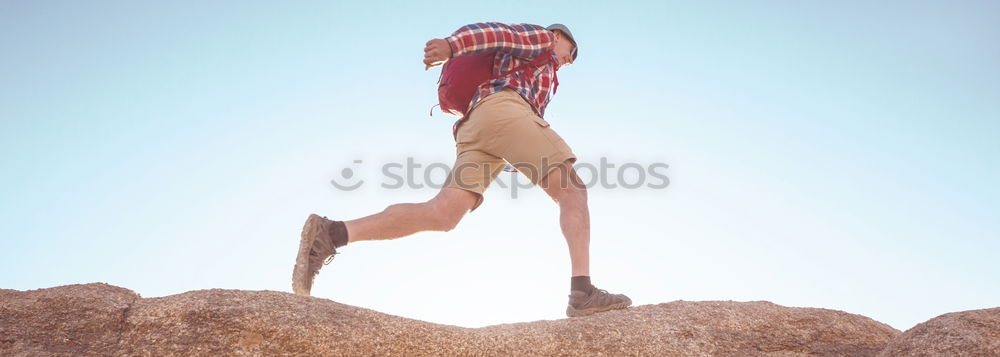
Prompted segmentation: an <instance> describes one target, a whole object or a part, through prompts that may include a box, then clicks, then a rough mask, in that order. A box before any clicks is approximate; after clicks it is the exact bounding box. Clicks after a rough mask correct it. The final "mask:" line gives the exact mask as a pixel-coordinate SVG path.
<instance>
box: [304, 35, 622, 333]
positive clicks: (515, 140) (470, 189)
mask: <svg viewBox="0 0 1000 357" xmlns="http://www.w3.org/2000/svg"><path fill="white" fill-rule="evenodd" d="M576 57H577V47H576V40H575V39H574V38H573V34H572V33H571V32H570V30H569V28H567V27H566V26H565V25H562V24H554V25H551V26H549V27H547V28H546V27H541V26H537V25H530V24H513V25H507V24H502V23H494V22H491V23H476V24H471V25H466V26H463V27H461V28H459V29H458V30H457V31H455V32H454V33H453V34H452V35H451V36H449V37H447V38H443V39H432V40H430V41H428V42H427V44H426V47H424V61H423V62H424V64H425V65H426V67H425V69H430V68H431V67H435V66H438V65H445V67H444V69H443V70H442V81H441V84H440V86H439V95H440V98H441V105H442V110H445V109H451V112H453V113H456V114H457V115H459V116H461V118H460V119H459V121H457V122H456V123H455V125H454V126H453V135H454V136H455V141H456V148H457V150H456V154H457V158H456V160H455V166H453V167H452V171H451V172H450V173H449V175H448V179H447V181H446V183H445V185H444V187H443V188H442V189H441V191H439V192H438V194H437V195H436V196H435V197H434V198H432V199H431V200H429V201H427V202H423V203H401V204H394V205H391V206H389V207H387V208H386V209H385V210H384V211H382V212H380V213H376V214H373V215H370V216H367V217H362V218H359V219H355V220H351V221H332V220H329V219H326V217H320V216H318V215H316V214H312V215H310V216H309V218H308V219H307V220H306V222H305V226H304V227H303V228H302V240H301V242H300V245H299V251H298V256H297V258H296V261H295V268H294V270H293V272H292V289H293V290H294V291H295V293H296V294H299V295H305V296H308V295H309V293H310V290H311V289H312V284H313V280H314V278H315V276H316V275H317V274H319V270H320V268H322V266H323V265H325V264H329V263H330V261H331V260H332V259H333V256H334V255H335V254H337V248H340V247H343V246H345V245H347V244H348V243H354V242H360V241H365V240H384V239H395V238H401V237H405V236H409V235H411V234H414V233H417V232H422V231H445V232H447V231H450V230H451V229H453V228H455V226H456V225H457V224H458V222H459V221H460V220H461V219H462V217H463V216H465V214H466V213H467V212H470V211H472V210H475V209H476V208H477V207H479V205H480V204H481V203H482V201H483V192H484V191H485V190H486V187H487V186H489V184H490V182H492V181H493V180H494V179H495V178H496V177H497V175H499V174H500V171H501V170H502V169H504V167H505V166H506V164H507V163H510V165H511V166H513V167H514V168H516V169H517V171H519V172H521V173H523V174H525V175H526V176H527V177H528V178H529V179H530V180H531V182H532V183H533V184H535V185H537V186H540V187H541V188H542V189H543V190H545V193H546V194H548V195H549V197H551V198H552V200H553V201H555V202H556V203H557V204H558V205H559V211H560V213H559V224H560V227H561V228H562V233H563V235H564V236H565V238H566V243H567V244H568V245H569V253H570V261H571V264H572V275H571V278H570V295H569V306H568V307H567V308H566V315H567V316H570V317H574V316H585V315H590V314H593V313H596V312H601V311H607V310H612V309H622V308H626V307H628V306H629V305H631V304H632V300H631V299H629V298H628V297H627V296H625V295H621V294H610V293H608V292H607V291H605V290H602V289H597V288H596V287H594V286H593V285H592V284H591V282H590V256H589V254H590V213H589V209H588V207H587V189H586V186H585V185H584V184H583V182H582V181H581V180H580V178H579V177H578V176H577V175H576V172H575V171H574V170H573V166H572V165H573V163H574V162H575V161H576V156H575V155H574V154H573V152H572V150H570V148H569V146H568V145H567V144H566V142H565V141H563V139H562V138H561V137H560V136H559V135H558V134H556V132H555V131H554V130H553V129H552V128H551V127H549V123H548V122H546V121H545V120H544V119H542V118H543V116H544V114H545V107H546V106H547V105H548V103H549V101H550V99H551V96H552V95H553V94H555V91H556V87H558V85H559V81H558V79H557V77H556V71H557V70H559V69H560V68H561V67H563V66H566V65H568V64H570V63H573V61H575V60H576ZM449 61H450V62H451V63H447V62H449ZM477 63H484V64H482V65H479V66H478V67H479V68H482V72H483V73H486V76H487V77H485V78H481V81H479V80H477V82H475V83H474V84H473V86H472V87H471V89H470V90H468V91H467V93H459V94H458V97H457V98H462V99H458V100H456V99H454V97H453V94H454V93H452V92H453V91H454V90H455V87H456V86H457V84H458V82H461V81H462V80H465V81H468V80H469V78H473V77H472V76H473V75H472V74H470V73H471V70H470V72H468V73H467V72H463V71H465V69H464V68H472V67H475V64H477ZM463 66H464V67H463ZM474 69H475V68H472V70H474ZM447 78H453V79H454V82H450V80H446V79H447ZM463 96H464V97H463ZM469 98H471V100H468V99H469ZM456 101H457V102H458V103H459V104H455V102H456ZM446 106H447V107H448V108H446Z"/></svg>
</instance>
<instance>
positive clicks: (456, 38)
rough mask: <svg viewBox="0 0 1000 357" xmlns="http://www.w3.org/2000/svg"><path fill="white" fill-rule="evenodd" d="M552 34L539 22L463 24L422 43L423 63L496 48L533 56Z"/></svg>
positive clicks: (438, 62)
mask: <svg viewBox="0 0 1000 357" xmlns="http://www.w3.org/2000/svg"><path fill="white" fill-rule="evenodd" d="M553 41H555V37H554V36H553V35H552V32H550V31H548V30H546V29H544V28H542V27H541V26H536V25H530V24H513V25H507V24H502V23H498V22H480V23H475V24H471V25H466V26H462V27H461V28H459V29H458V30H457V31H455V32H454V33H452V35H451V36H449V37H448V38H445V39H433V40H430V41H428V42H427V47H424V64H425V65H427V68H431V67H434V66H437V65H440V64H443V63H444V62H446V61H447V60H448V59H449V58H452V57H455V56H462V55H471V54H477V53H482V52H487V51H497V52H503V53H507V54H510V55H512V56H515V57H521V58H525V59H531V58H535V57H536V56H538V55H539V54H541V53H542V52H543V51H545V49H547V48H548V47H549V46H551V45H552V43H553Z"/></svg>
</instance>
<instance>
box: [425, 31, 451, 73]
mask: <svg viewBox="0 0 1000 357" xmlns="http://www.w3.org/2000/svg"><path fill="white" fill-rule="evenodd" d="M450 58H451V46H450V45H448V41H447V40H444V39H440V38H435V39H433V40H430V41H427V47H424V65H426V66H427V67H425V68H424V70H425V71H426V70H428V69H431V67H434V66H440V65H442V64H444V63H445V62H448V59H450Z"/></svg>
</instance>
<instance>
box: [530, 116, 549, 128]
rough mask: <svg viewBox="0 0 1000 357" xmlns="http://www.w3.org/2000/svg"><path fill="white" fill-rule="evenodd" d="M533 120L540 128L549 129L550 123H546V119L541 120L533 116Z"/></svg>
mask: <svg viewBox="0 0 1000 357" xmlns="http://www.w3.org/2000/svg"><path fill="white" fill-rule="evenodd" d="M531 119H534V120H535V123H537V124H538V126H541V127H543V128H548V127H549V122H547V121H545V119H542V118H540V117H539V116H537V115H532V116H531Z"/></svg>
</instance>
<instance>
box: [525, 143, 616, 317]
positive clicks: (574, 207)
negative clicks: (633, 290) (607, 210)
mask: <svg viewBox="0 0 1000 357" xmlns="http://www.w3.org/2000/svg"><path fill="white" fill-rule="evenodd" d="M541 186H542V189H544V190H545V192H546V193H548V194H549V197H552V200H554V201H556V203H558V204H559V226H560V227H561V228H562V232H563V236H565V237H566V244H567V245H569V257H570V263H571V264H572V270H573V275H572V277H571V279H570V282H571V284H570V285H571V287H570V295H569V306H567V307H566V316H569V317H576V316H587V315H590V314H593V313H597V312H602V311H608V310H614V309H624V308H626V307H628V306H630V305H632V299H629V298H628V296H625V295H622V294H612V293H609V292H607V291H605V290H601V289H597V288H596V287H594V286H593V285H592V284H591V283H590V209H589V208H588V207H587V187H586V186H585V185H584V184H583V181H582V180H580V178H579V177H578V176H577V175H576V172H575V171H574V170H573V161H572V159H570V160H566V161H565V162H563V164H562V165H561V166H560V167H559V168H557V169H555V170H552V171H551V172H549V174H548V175H547V176H545V178H544V179H542V182H541Z"/></svg>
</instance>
